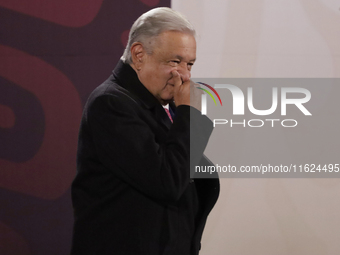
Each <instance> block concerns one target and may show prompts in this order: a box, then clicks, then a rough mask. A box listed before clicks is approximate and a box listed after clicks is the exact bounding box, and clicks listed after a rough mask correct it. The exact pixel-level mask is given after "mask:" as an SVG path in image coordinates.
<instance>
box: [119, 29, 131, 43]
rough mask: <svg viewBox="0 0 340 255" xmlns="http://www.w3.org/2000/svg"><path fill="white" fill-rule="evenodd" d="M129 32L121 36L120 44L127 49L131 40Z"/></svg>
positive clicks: (126, 31)
mask: <svg viewBox="0 0 340 255" xmlns="http://www.w3.org/2000/svg"><path fill="white" fill-rule="evenodd" d="M129 33H130V29H129V30H125V31H124V32H123V33H122V34H121V35H120V42H121V43H122V44H123V46H124V47H126V45H127V43H128V40H129Z"/></svg>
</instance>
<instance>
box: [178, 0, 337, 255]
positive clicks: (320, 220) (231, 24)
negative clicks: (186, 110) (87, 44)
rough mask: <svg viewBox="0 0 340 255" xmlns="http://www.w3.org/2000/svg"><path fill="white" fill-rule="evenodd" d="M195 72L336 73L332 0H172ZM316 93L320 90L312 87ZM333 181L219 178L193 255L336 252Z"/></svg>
mask: <svg viewBox="0 0 340 255" xmlns="http://www.w3.org/2000/svg"><path fill="white" fill-rule="evenodd" d="M172 8H174V9H175V10H178V11H180V12H182V13H183V14H185V15H186V16H187V17H188V19H189V20H190V21H191V22H192V23H193V24H194V26H195V27H196V30H197V32H198V52H197V63H196V64H195V66H194V68H193V72H192V76H193V77H195V78H218V77H240V78H243V77H252V78H254V77H264V78H265V77H275V78H280V77H282V78H285V77H287V78H288V77H289V78H290V77H303V78H321V77H322V78H328V77H338V78H340V40H339V39H340V10H339V8H340V2H339V1H338V0H213V1H208V0H173V1H172ZM320 93H324V92H323V91H322V88H320ZM339 215H340V179H221V193H220V198H219V200H218V203H217V205H216V206H215V208H214V209H213V212H212V213H211V215H210V217H209V219H208V222H207V226H206V229H205V232H204V236H203V241H202V251H201V255H225V254H227V255H228V254H231V255H279V254H280V255H281V254H282V255H287V254H290V255H291V254H296V255H297V254H299V255H318V254H320V255H326V254H330V255H336V254H340V241H339V240H340V219H339V217H340V216H339Z"/></svg>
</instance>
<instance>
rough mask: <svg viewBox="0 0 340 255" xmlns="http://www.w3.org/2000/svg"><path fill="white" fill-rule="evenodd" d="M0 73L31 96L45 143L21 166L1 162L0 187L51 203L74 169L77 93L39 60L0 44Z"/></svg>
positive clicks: (70, 178) (57, 73)
mask: <svg viewBox="0 0 340 255" xmlns="http://www.w3.org/2000/svg"><path fill="white" fill-rule="evenodd" d="M0 56H1V61H0V75H1V76H2V77H4V78H5V79H7V80H9V81H11V82H13V83H15V84H17V85H18V86H20V87H22V88H23V89H26V90H28V91H30V92H31V93H33V94H34V95H35V96H36V97H37V98H38V99H39V101H40V103H41V105H42V108H43V110H44V115H45V133H44V140H43V142H42V144H41V147H40V149H39V151H38V152H37V154H36V155H35V156H34V157H33V158H32V159H30V160H28V161H26V162H23V163H16V162H10V161H7V160H3V159H0V187H3V188H6V189H9V190H14V191H17V192H21V193H26V194H29V195H32V196H36V197H40V198H45V199H56V198H58V197H59V196H61V195H62V194H64V193H65V191H66V190H67V189H68V188H69V186H70V184H71V182H72V180H73V178H74V175H75V171H76V147H77V136H78V128H79V123H80V118H81V112H82V106H81V101H80V98H79V95H78V92H77V90H76V89H75V87H74V86H73V84H72V83H71V81H70V80H69V79H68V78H67V77H66V76H65V75H64V74H63V73H61V72H60V71H59V70H57V69H56V68H54V67H53V66H51V65H49V64H47V63H46V62H44V61H43V60H41V59H39V58H37V57H34V56H31V55H28V54H26V53H24V52H21V51H18V50H15V49H13V48H10V47H7V46H1V45H0Z"/></svg>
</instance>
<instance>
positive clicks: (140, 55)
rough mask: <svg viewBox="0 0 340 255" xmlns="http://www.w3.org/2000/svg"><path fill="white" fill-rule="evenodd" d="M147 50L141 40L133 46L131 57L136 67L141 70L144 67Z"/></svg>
mask: <svg viewBox="0 0 340 255" xmlns="http://www.w3.org/2000/svg"><path fill="white" fill-rule="evenodd" d="M145 54H146V52H145V49H144V47H143V45H142V44H141V43H140V42H135V43H133V44H132V46H131V58H132V63H133V65H134V66H135V68H136V69H137V70H138V71H139V70H141V68H142V65H143V60H144V56H145Z"/></svg>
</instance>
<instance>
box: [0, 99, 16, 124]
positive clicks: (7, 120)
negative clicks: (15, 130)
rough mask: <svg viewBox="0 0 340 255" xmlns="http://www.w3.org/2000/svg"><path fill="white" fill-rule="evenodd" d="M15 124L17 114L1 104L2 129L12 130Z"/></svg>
mask: <svg viewBox="0 0 340 255" xmlns="http://www.w3.org/2000/svg"><path fill="white" fill-rule="evenodd" d="M14 124H15V114H14V112H13V111H12V109H11V108H9V107H8V106H6V105H1V104H0V128H11V127H13V126H14Z"/></svg>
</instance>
